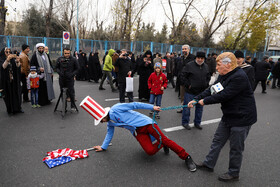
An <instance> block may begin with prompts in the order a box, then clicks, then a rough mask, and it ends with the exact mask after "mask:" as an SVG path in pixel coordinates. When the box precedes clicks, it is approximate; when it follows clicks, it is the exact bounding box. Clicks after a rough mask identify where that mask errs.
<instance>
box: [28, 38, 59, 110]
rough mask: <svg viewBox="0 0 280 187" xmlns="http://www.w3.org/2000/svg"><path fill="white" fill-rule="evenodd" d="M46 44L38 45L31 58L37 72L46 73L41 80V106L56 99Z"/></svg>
mask: <svg viewBox="0 0 280 187" xmlns="http://www.w3.org/2000/svg"><path fill="white" fill-rule="evenodd" d="M44 48H45V44H44V43H38V44H36V51H35V53H34V54H33V56H32V58H31V62H30V65H31V66H36V68H37V72H38V73H39V74H40V73H43V72H44V73H45V77H44V78H43V79H40V87H39V91H38V92H39V94H38V95H39V96H38V102H39V105H46V104H49V103H50V101H51V100H53V99H54V98H55V95H54V89H53V81H52V76H53V68H52V65H51V62H50V61H49V58H48V56H47V54H46V53H45V52H44Z"/></svg>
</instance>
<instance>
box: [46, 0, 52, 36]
mask: <svg viewBox="0 0 280 187" xmlns="http://www.w3.org/2000/svg"><path fill="white" fill-rule="evenodd" d="M52 11H53V0H50V5H49V10H48V12H47V14H46V37H50V30H51V19H52Z"/></svg>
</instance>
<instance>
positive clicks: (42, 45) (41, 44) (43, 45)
mask: <svg viewBox="0 0 280 187" xmlns="http://www.w3.org/2000/svg"><path fill="white" fill-rule="evenodd" d="M38 47H45V44H44V43H37V44H36V49H38Z"/></svg>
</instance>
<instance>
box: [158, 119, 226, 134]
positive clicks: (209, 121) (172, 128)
mask: <svg viewBox="0 0 280 187" xmlns="http://www.w3.org/2000/svg"><path fill="white" fill-rule="evenodd" d="M220 121H221V118H217V119H211V120H207V121H202V122H201V125H208V124H211V123H217V122H220ZM189 125H190V127H194V124H193V123H191V124H189ZM183 129H185V128H184V127H183V126H177V127H170V128H166V129H163V130H164V131H165V132H173V131H178V130H183Z"/></svg>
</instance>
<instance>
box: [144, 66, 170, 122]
mask: <svg viewBox="0 0 280 187" xmlns="http://www.w3.org/2000/svg"><path fill="white" fill-rule="evenodd" d="M154 69H155V72H153V73H152V74H151V75H150V77H149V79H148V87H149V89H150V90H151V91H150V104H154V103H155V102H156V106H161V99H162V94H163V90H164V89H165V88H166V87H167V82H168V81H167V78H166V76H165V74H164V73H162V71H161V64H160V63H159V62H157V63H156V64H155V66H154ZM150 114H153V112H150ZM156 118H157V119H159V118H160V115H159V112H158V111H156Z"/></svg>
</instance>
